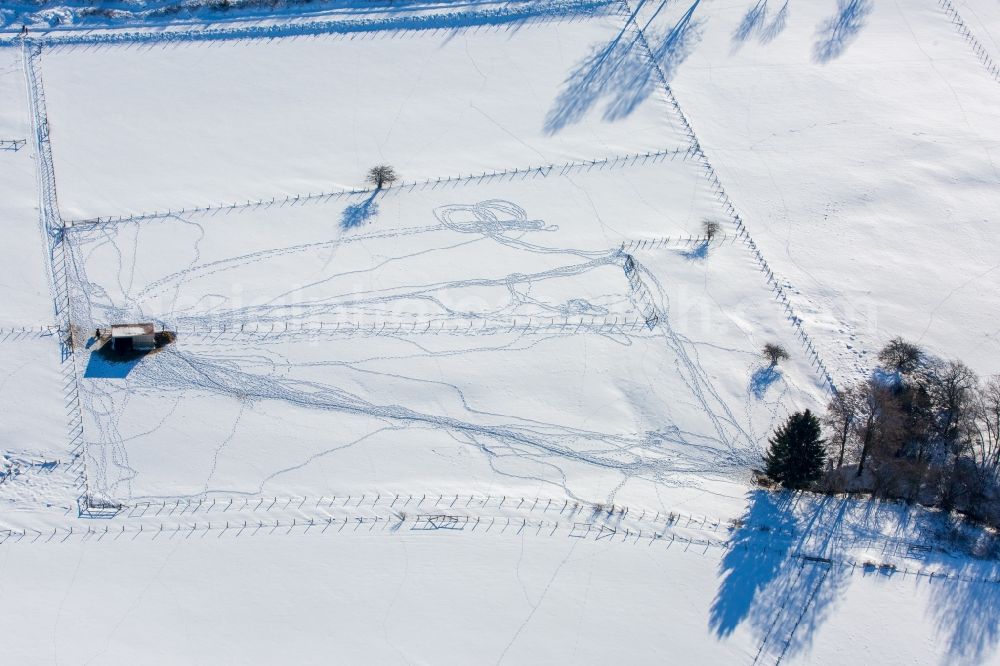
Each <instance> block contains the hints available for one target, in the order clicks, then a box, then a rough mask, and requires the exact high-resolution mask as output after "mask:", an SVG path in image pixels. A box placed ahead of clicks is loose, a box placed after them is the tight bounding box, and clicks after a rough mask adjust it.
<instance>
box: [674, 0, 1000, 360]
mask: <svg viewBox="0 0 1000 666" xmlns="http://www.w3.org/2000/svg"><path fill="white" fill-rule="evenodd" d="M778 4H779V3H776V2H773V1H772V2H770V5H773V6H775V7H776V6H778ZM841 4H845V5H846V3H841ZM858 4H860V5H861V6H864V7H868V8H869V9H870V11H869V12H867V13H865V14H864V17H863V19H862V20H860V22H859V23H860V27H859V29H858V31H857V34H855V35H852V36H851V39H850V40H849V43H847V44H845V46H844V52H843V54H842V55H840V56H839V57H837V58H834V59H832V60H829V61H826V62H817V61H816V48H818V47H817V44H819V43H820V41H821V35H820V33H818V32H817V30H818V28H817V26H822V25H823V21H824V20H825V19H827V18H828V17H829V16H830V14H831V11H832V10H833V9H835V8H836V5H835V3H832V2H830V3H824V2H817V3H792V4H791V5H790V9H789V11H788V15H787V19H786V23H785V28H784V30H783V31H782V32H781V35H780V38H776V39H774V40H773V41H767V40H764V41H765V42H766V43H761V41H762V40H761V38H760V36H753V37H751V38H749V39H747V40H746V41H739V40H738V39H737V38H736V37H734V34H735V33H736V32H737V28H738V27H739V25H740V23H741V21H742V20H743V18H744V16H745V15H746V12H747V9H748V7H745V6H743V4H734V5H730V6H725V7H723V6H717V5H713V6H712V8H711V13H710V14H709V13H708V11H702V12H699V14H696V16H701V18H702V21H703V22H702V24H701V25H700V27H699V39H698V40H697V46H695V47H694V48H693V49H692V50H691V53H690V55H689V56H688V57H687V60H686V61H685V62H684V64H683V66H682V67H680V68H678V70H677V72H676V76H675V77H674V79H673V82H672V87H673V89H674V92H675V93H676V95H677V97H678V99H679V101H680V103H681V105H682V106H683V108H685V109H686V110H687V112H688V114H689V115H690V116H691V117H692V119H693V121H692V122H693V124H694V126H695V130H696V131H697V133H698V136H699V139H700V141H701V144H702V147H703V148H704V149H705V151H706V153H707V154H708V156H709V159H710V160H711V161H712V162H713V164H714V165H715V166H716V168H717V169H718V171H719V177H720V179H721V180H722V181H723V182H724V183H725V184H726V188H727V190H728V192H729V195H730V196H731V197H732V199H733V201H734V202H735V205H736V206H737V208H738V209H739V210H740V211H741V212H742V213H743V215H744V217H745V219H746V223H747V226H748V228H749V230H750V232H751V233H752V234H753V235H754V238H755V239H756V240H757V242H758V243H759V244H760V246H761V249H762V251H763V252H764V254H765V256H767V257H768V258H769V261H770V262H771V263H772V265H773V267H774V269H775V270H776V271H777V272H778V273H779V274H781V275H782V276H784V277H785V278H787V279H788V280H789V281H790V282H791V283H792V284H794V285H795V286H796V287H798V288H799V289H801V291H802V295H801V296H800V297H798V298H796V299H795V305H796V307H798V308H800V309H801V310H802V312H803V313H804V315H806V316H808V317H809V319H810V320H812V322H811V324H810V330H812V331H815V332H817V333H821V335H820V338H821V339H822V340H824V342H822V343H821V345H822V347H823V349H822V351H823V353H824V356H825V357H827V358H828V359H829V360H830V361H831V362H834V361H835V360H838V359H839V360H838V361H837V362H838V365H839V366H840V367H841V368H842V371H844V372H850V369H851V368H852V367H857V368H858V369H859V370H863V369H866V368H867V367H869V363H867V362H866V361H865V359H864V358H858V356H857V354H855V353H854V351H853V350H856V349H858V348H861V349H868V350H872V349H878V348H879V347H880V346H881V345H882V344H884V343H885V342H886V341H887V340H889V339H890V338H892V337H895V336H903V337H906V338H910V339H914V340H918V341H920V342H921V343H923V344H926V345H927V346H928V347H929V348H931V349H933V350H935V351H936V352H937V353H939V354H941V355H943V356H947V357H960V358H962V359H963V360H965V361H966V362H968V363H970V364H971V365H972V366H973V367H974V368H976V369H977V370H978V371H980V372H983V373H985V374H989V373H995V372H997V371H998V370H1000V365H998V359H1000V338H997V331H996V327H995V322H994V321H993V316H992V313H993V312H995V311H997V309H998V308H1000V302H998V300H997V299H998V298H1000V292H998V290H997V289H996V284H997V276H998V273H997V271H998V270H1000V267H998V264H997V262H996V257H995V253H994V252H993V251H992V247H993V246H994V244H995V243H996V233H995V225H993V224H992V223H991V221H990V215H991V213H990V211H992V210H996V209H997V207H998V205H1000V194H998V193H1000V188H998V187H997V185H998V184H1000V172H998V171H997V168H996V164H995V158H994V156H995V155H996V154H997V150H998V149H1000V125H998V124H997V123H996V113H995V109H996V108H998V105H1000V85H997V84H996V83H995V82H994V81H992V80H991V78H990V76H989V74H988V72H986V70H985V69H983V68H982V67H980V66H979V65H978V64H976V61H975V59H974V55H973V54H971V52H970V51H969V50H968V46H967V44H966V43H965V42H964V40H962V39H961V37H960V36H959V35H958V33H956V32H955V30H954V29H953V28H952V26H951V25H950V24H949V22H948V21H947V20H941V15H940V14H941V12H940V10H939V9H938V8H936V7H935V6H934V4H933V3H930V4H927V5H919V4H913V5H911V4H906V5H905V10H904V9H903V8H902V6H900V5H897V4H895V3H865V2H861V3H858ZM771 10H772V13H773V11H774V7H772V8H771ZM679 12H680V9H679V8H677V9H675V10H674V13H675V14H677V13H679ZM673 20H674V17H673V16H667V15H665V14H661V15H660V16H659V17H658V18H657V21H659V22H660V23H662V24H664V25H668V24H671V23H672V22H673ZM970 61H971V62H970ZM764 73H767V75H765V74H764ZM820 100H821V101H820ZM722 109H724V110H725V113H723V112H720V110H722ZM734 116H735V117H736V118H738V120H734ZM956 268H958V269H957V270H956ZM845 342H849V343H850V344H851V345H852V348H853V349H847V348H845V344H844V343H845Z"/></svg>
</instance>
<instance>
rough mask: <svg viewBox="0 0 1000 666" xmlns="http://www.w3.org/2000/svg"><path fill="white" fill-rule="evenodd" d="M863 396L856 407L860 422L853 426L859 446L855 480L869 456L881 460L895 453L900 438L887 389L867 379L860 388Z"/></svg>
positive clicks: (899, 420) (896, 414)
mask: <svg viewBox="0 0 1000 666" xmlns="http://www.w3.org/2000/svg"><path fill="white" fill-rule="evenodd" d="M863 396H864V397H863V400H861V401H860V403H859V406H860V408H861V418H859V419H857V421H856V422H855V427H856V429H857V438H858V441H859V442H860V443H861V451H860V453H859V455H858V473H857V476H861V474H862V473H863V472H864V470H865V462H867V461H868V458H869V456H871V455H873V454H875V455H876V456H878V457H882V455H883V454H886V453H887V452H890V451H896V450H898V449H899V445H900V440H901V439H902V438H903V434H904V432H903V431H904V428H903V418H902V414H901V413H900V410H899V403H898V401H897V400H896V395H895V394H894V393H893V391H892V389H891V388H889V387H887V386H886V385H884V384H882V383H881V382H879V381H878V380H875V379H870V380H868V382H866V383H865V384H864V385H863ZM889 455H891V454H889Z"/></svg>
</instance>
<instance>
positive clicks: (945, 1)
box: [938, 0, 1000, 83]
mask: <svg viewBox="0 0 1000 666" xmlns="http://www.w3.org/2000/svg"><path fill="white" fill-rule="evenodd" d="M938 4H939V5H940V6H941V8H942V9H944V11H945V13H946V14H947V15H948V18H950V19H951V23H952V25H953V26H955V30H957V31H958V34H960V35H962V37H964V38H965V41H966V42H968V44H969V46H970V47H971V48H972V52H973V53H974V54H976V59H977V60H979V62H980V63H981V64H982V65H983V67H985V68H986V71H987V72H989V73H990V76H991V77H992V78H993V80H994V81H996V82H997V83H1000V65H998V64H997V63H996V62H994V61H993V58H992V57H991V56H990V52H989V51H988V50H987V49H986V47H985V46H983V45H982V43H981V42H980V41H979V39H978V38H977V37H976V35H975V33H973V32H972V30H970V29H969V26H967V25H966V24H965V21H964V20H963V19H962V15H961V14H959V13H958V9H956V8H955V5H953V4H952V3H951V0H938Z"/></svg>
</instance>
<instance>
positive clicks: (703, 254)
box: [680, 240, 709, 261]
mask: <svg viewBox="0 0 1000 666" xmlns="http://www.w3.org/2000/svg"><path fill="white" fill-rule="evenodd" d="M708 245H709V242H708V241H707V240H703V241H700V242H699V243H698V244H697V245H695V246H694V247H693V248H691V249H689V250H681V251H680V254H681V256H682V257H684V258H685V259H687V260H688V261H701V260H703V259H707V258H708Z"/></svg>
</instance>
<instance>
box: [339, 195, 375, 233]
mask: <svg viewBox="0 0 1000 666" xmlns="http://www.w3.org/2000/svg"><path fill="white" fill-rule="evenodd" d="M377 194H378V190H376V191H374V192H372V193H371V195H370V196H369V197H368V198H367V199H365V200H364V201H361V202H359V203H356V204H350V205H349V206H347V207H346V208H344V212H343V213H341V214H340V228H341V229H344V230H345V231H346V230H348V229H354V228H356V227H360V226H362V225H364V224H367V223H368V222H369V221H371V220H372V218H374V217H375V216H376V215H378V202H377V201H375V196H376V195H377Z"/></svg>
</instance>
